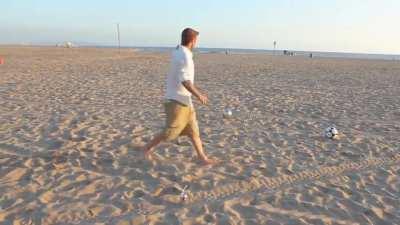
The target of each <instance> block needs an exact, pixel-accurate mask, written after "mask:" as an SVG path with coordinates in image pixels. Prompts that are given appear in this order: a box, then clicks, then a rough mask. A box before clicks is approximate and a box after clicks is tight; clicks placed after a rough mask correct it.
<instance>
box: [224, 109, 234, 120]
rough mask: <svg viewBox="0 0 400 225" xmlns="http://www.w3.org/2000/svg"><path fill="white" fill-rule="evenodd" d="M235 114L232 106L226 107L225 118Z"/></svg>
mask: <svg viewBox="0 0 400 225" xmlns="http://www.w3.org/2000/svg"><path fill="white" fill-rule="evenodd" d="M232 115H233V113H232V110H231V109H230V108H225V109H224V114H223V116H224V118H231V117H232Z"/></svg>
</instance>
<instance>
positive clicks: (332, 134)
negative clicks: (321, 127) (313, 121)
mask: <svg viewBox="0 0 400 225" xmlns="http://www.w3.org/2000/svg"><path fill="white" fill-rule="evenodd" d="M324 135H325V137H327V138H330V139H335V138H337V137H338V135H339V131H338V130H337V129H336V127H334V126H330V127H328V128H326V129H325V132H324Z"/></svg>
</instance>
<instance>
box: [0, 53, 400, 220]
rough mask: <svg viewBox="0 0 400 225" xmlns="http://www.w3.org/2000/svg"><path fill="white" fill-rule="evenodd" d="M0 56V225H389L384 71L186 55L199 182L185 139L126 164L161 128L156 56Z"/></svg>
mask: <svg viewBox="0 0 400 225" xmlns="http://www.w3.org/2000/svg"><path fill="white" fill-rule="evenodd" d="M0 55H2V57H4V58H5V59H6V63H5V64H3V65H0V104H1V107H0V224H119V225H122V224H400V207H399V206H400V178H399V175H400V164H399V160H400V157H399V154H400V152H399V147H400V144H399V143H400V137H399V134H400V122H399V121H400V98H399V96H400V88H399V87H400V76H399V74H400V64H399V63H398V62H395V61H374V60H344V59H319V58H314V59H309V58H302V57H280V56H275V57H274V56H267V55H261V54H260V55H222V54H196V55H195V62H196V63H197V64H196V66H197V67H196V72H197V73H196V74H197V75H196V83H197V84H198V85H199V86H200V87H201V88H202V89H204V90H206V91H207V92H208V94H209V97H210V101H211V102H210V105H209V106H197V112H198V116H199V118H198V119H199V124H200V127H201V135H202V137H203V139H204V142H205V148H206V150H207V152H208V153H209V154H210V155H211V156H212V157H215V158H218V159H220V160H222V162H221V163H220V164H217V165H214V166H199V163H198V161H197V159H196V157H195V153H194V151H193V150H192V148H191V145H190V142H189V141H188V140H187V139H185V138H180V139H179V140H177V141H175V142H173V143H165V144H162V145H161V146H160V147H159V148H158V151H157V152H156V154H155V160H154V161H146V160H143V157H142V154H141V152H140V151H138V149H139V148H140V147H141V146H142V145H143V144H144V143H146V142H147V141H148V140H149V139H150V138H151V137H152V136H153V135H155V134H156V133H157V132H158V131H159V129H161V128H162V126H163V123H164V113H163V108H162V102H163V98H162V96H163V92H164V89H163V88H164V77H165V74H166V72H167V70H168V60H169V59H168V54H161V53H160V54H159V53H145V52H133V51H130V50H124V51H122V53H121V54H120V55H118V52H117V50H113V49H57V48H43V47H42V48H30V47H24V48H18V47H1V48H0ZM225 107H231V108H232V110H233V117H232V118H231V119H223V117H222V111H223V109H224V108H225ZM331 124H335V125H336V126H337V128H338V129H339V131H340V136H339V139H338V140H329V139H326V138H324V137H323V136H322V131H323V130H324V128H325V127H326V126H328V125H331ZM185 185H188V186H189V188H188V192H187V193H188V197H189V198H188V199H187V200H186V201H184V202H182V201H181V198H180V194H181V190H182V188H183V187H184V186H185Z"/></svg>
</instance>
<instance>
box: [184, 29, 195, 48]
mask: <svg viewBox="0 0 400 225" xmlns="http://www.w3.org/2000/svg"><path fill="white" fill-rule="evenodd" d="M197 36H199V32H197V31H195V30H193V29H192V28H186V29H184V30H183V31H182V40H181V45H183V46H186V47H188V48H190V49H193V48H194V47H195V46H196V43H197Z"/></svg>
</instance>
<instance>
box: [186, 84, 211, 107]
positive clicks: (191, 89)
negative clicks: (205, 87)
mask: <svg viewBox="0 0 400 225" xmlns="http://www.w3.org/2000/svg"><path fill="white" fill-rule="evenodd" d="M182 85H183V86H184V87H185V88H186V89H187V90H188V91H189V92H190V93H192V95H194V96H195V97H196V98H198V99H199V101H200V102H201V104H203V105H205V104H207V102H208V98H207V96H206V95H204V94H202V93H201V92H200V91H199V90H198V89H197V88H196V86H194V84H193V83H192V82H191V81H189V80H185V81H183V82H182Z"/></svg>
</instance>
